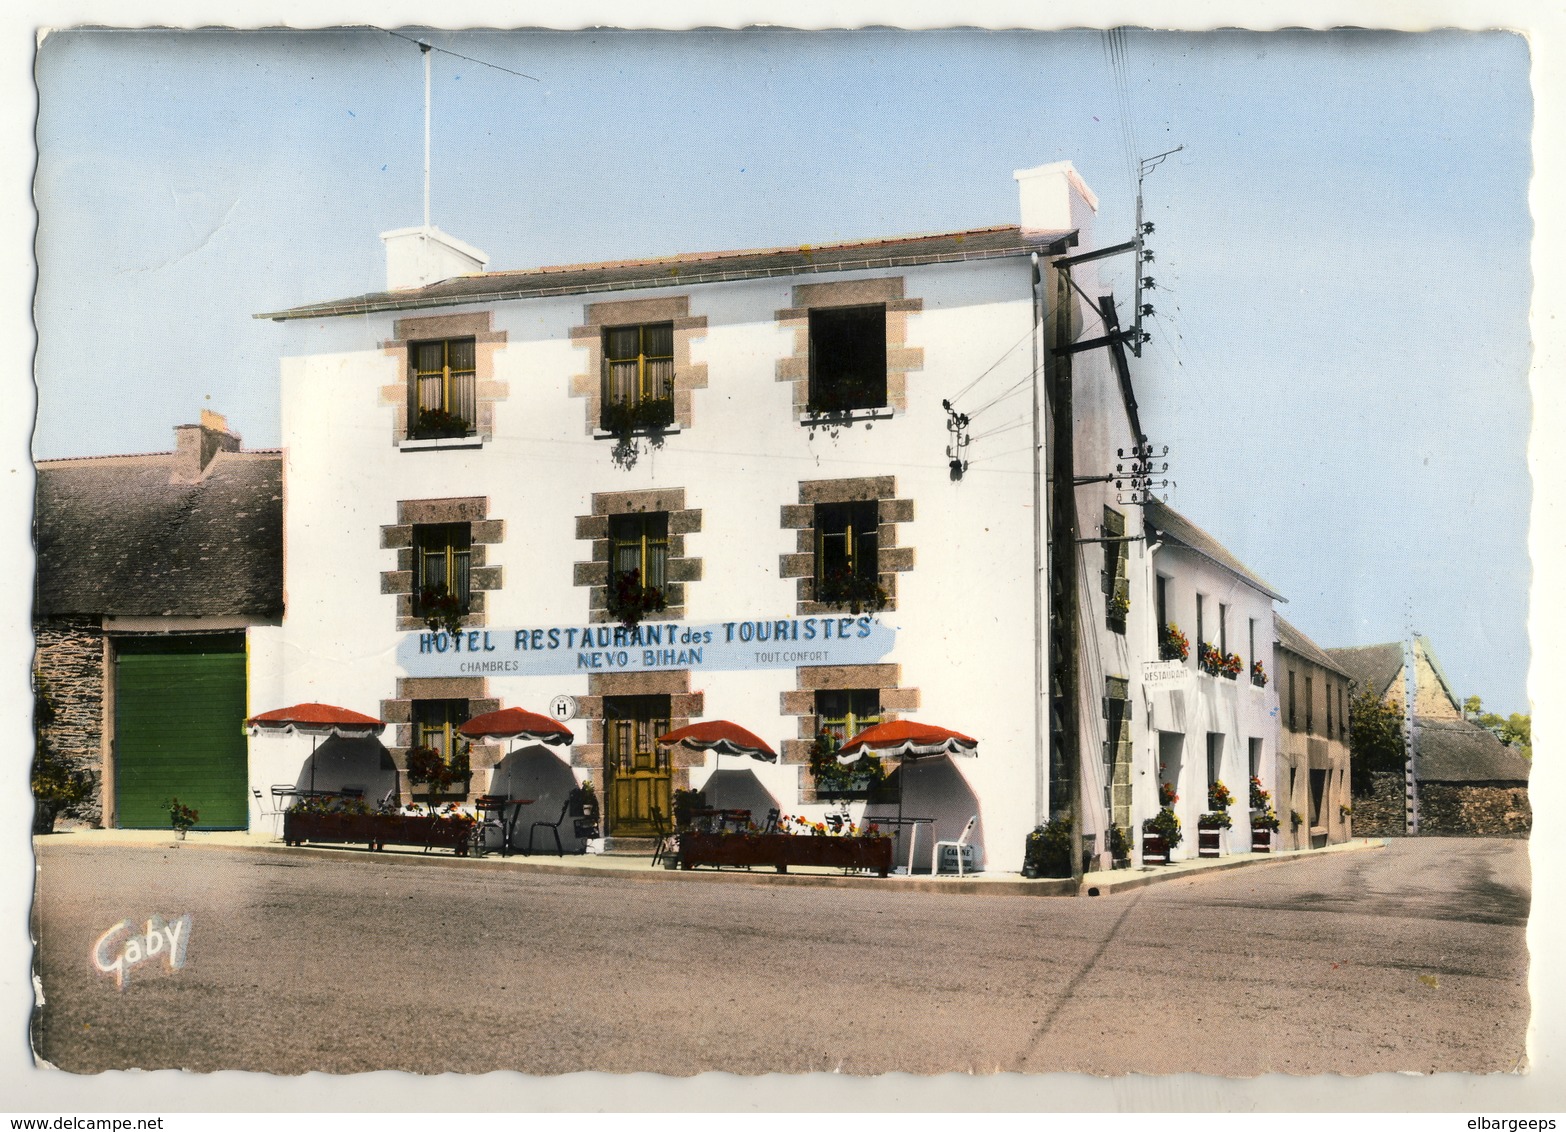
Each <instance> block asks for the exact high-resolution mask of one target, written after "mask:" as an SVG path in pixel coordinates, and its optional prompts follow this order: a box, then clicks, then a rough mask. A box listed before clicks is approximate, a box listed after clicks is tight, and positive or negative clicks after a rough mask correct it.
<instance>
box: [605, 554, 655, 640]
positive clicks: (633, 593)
mask: <svg viewBox="0 0 1566 1132" xmlns="http://www.w3.org/2000/svg"><path fill="white" fill-rule="evenodd" d="M604 606H605V608H606V609H608V611H609V616H610V617H613V618H614V619H615V620H616V621H618V622H619V623H620V624H621V625H624V626H625V627H626V628H627V629H634V628H636V626H637V624H638V623H639V622H640V621H641V619H642V618H643V617H646V616H647V615H648V614H649V613H662V612H663V611H664V609H665V608H667V606H668V602H667V600H666V599H665V597H664V593H663V591H662V590H661V589H659V588H658V587H657V586H644V585H642V572H641V570H640V569H639V568H638V569H632V570H622V571H618V572H616V571H615V570H614V568H613V567H610V571H609V591H608V593H607V595H606V596H605V602H604Z"/></svg>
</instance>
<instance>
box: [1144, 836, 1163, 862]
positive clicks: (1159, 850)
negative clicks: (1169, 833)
mask: <svg viewBox="0 0 1566 1132" xmlns="http://www.w3.org/2000/svg"><path fill="white" fill-rule="evenodd" d="M1142 863H1143V864H1144V865H1167V864H1168V863H1169V839H1168V838H1167V837H1163V836H1161V835H1159V834H1156V833H1144V834H1142Z"/></svg>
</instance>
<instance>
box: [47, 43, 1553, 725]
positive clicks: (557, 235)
mask: <svg viewBox="0 0 1566 1132" xmlns="http://www.w3.org/2000/svg"><path fill="white" fill-rule="evenodd" d="M400 30H402V32H403V34H406V35H418V34H423V33H420V32H418V31H416V30H412V29H408V28H402V29H400ZM429 38H430V42H432V43H434V44H435V45H436V46H437V47H440V48H443V49H445V52H455V53H457V54H459V55H463V56H469V57H471V59H474V60H484V61H486V62H488V63H492V64H495V65H496V67H501V68H506V69H507V70H508V71H515V72H520V73H521V74H522V75H526V76H529V77H527V78H524V77H519V76H518V75H514V74H509V73H506V71H502V70H498V69H495V67H489V66H484V65H482V64H481V63H476V62H472V61H469V60H467V59H462V58H457V57H456V56H454V55H452V54H448V53H445V52H440V53H437V54H436V55H435V56H434V66H433V79H432V99H433V119H432V121H433V127H432V129H433V160H432V165H433V175H432V179H431V194H432V201H433V207H432V213H433V220H434V222H435V223H436V224H437V225H439V226H440V227H442V228H443V229H445V230H446V231H448V232H450V233H452V234H453V235H455V236H457V237H458V238H460V239H462V240H464V241H466V242H468V243H470V244H473V245H476V246H477V247H479V248H481V249H483V250H484V251H485V252H486V253H488V255H489V256H490V266H491V267H492V268H494V269H511V268H523V267H529V266H535V265H541V264H559V263H573V262H584V261H593V260H602V259H623V258H632V257H638V256H650V255H661V254H669V253H674V252H681V251H702V250H716V249H725V248H743V247H760V246H775V245H793V244H800V243H822V242H826V241H830V240H839V239H857V238H875V237H881V236H890V235H898V234H905V233H912V232H931V231H944V230H953V229H960V228H967V227H975V226H980V225H988V224H999V223H1015V221H1016V219H1017V196H1016V186H1015V183H1014V181H1013V179H1012V171H1013V170H1016V169H1021V168H1028V167H1031V166H1035V165H1039V164H1042V163H1044V162H1049V161H1056V160H1062V159H1069V160H1071V161H1072V162H1073V163H1074V164H1075V165H1076V167H1077V169H1078V170H1079V172H1080V173H1081V174H1082V176H1083V178H1084V179H1085V180H1086V181H1087V183H1088V184H1089V185H1090V186H1091V187H1092V189H1093V190H1094V191H1095V192H1096V193H1097V194H1098V197H1099V200H1100V211H1099V214H1098V218H1097V239H1098V240H1099V242H1101V243H1113V242H1118V241H1120V240H1123V239H1126V238H1129V237H1130V235H1131V229H1132V226H1133V219H1134V201H1135V173H1134V171H1135V169H1136V159H1137V158H1139V157H1151V156H1153V155H1155V154H1158V153H1160V152H1162V151H1165V150H1170V149H1173V148H1174V147H1176V146H1183V147H1184V148H1183V149H1182V150H1181V151H1180V152H1178V153H1175V154H1173V155H1171V156H1170V157H1169V158H1168V159H1167V160H1165V161H1164V162H1163V163H1162V164H1161V165H1159V166H1158V167H1157V168H1156V169H1154V170H1153V171H1152V172H1151V173H1150V174H1149V175H1148V177H1147V179H1146V182H1145V187H1144V188H1145V197H1146V216H1147V218H1148V219H1149V220H1151V221H1153V223H1154V225H1155V232H1154V234H1153V235H1152V236H1151V237H1150V241H1149V246H1150V247H1151V248H1152V250H1153V252H1154V255H1155V260H1154V262H1153V263H1152V264H1150V265H1148V266H1147V268H1146V274H1149V275H1151V276H1153V277H1154V279H1155V281H1156V289H1155V290H1154V291H1153V292H1152V293H1151V294H1150V295H1149V296H1147V301H1150V302H1152V303H1153V304H1154V307H1155V314H1154V316H1153V317H1152V318H1151V319H1150V320H1149V321H1148V324H1147V329H1148V330H1149V331H1150V332H1151V333H1152V335H1153V340H1152V341H1151V342H1150V343H1149V345H1148V346H1147V347H1146V348H1145V349H1144V351H1143V355H1142V357H1141V358H1140V359H1134V360H1133V363H1132V374H1133V380H1134V382H1135V384H1136V389H1137V394H1138V398H1139V400H1140V402H1141V404H1142V409H1143V422H1144V426H1145V427H1146V429H1147V431H1148V433H1149V435H1150V437H1151V438H1152V440H1153V441H1154V442H1155V443H1156V444H1159V445H1163V444H1167V445H1168V446H1169V448H1170V450H1171V454H1170V463H1171V466H1172V471H1171V475H1172V476H1173V478H1174V479H1175V481H1176V484H1177V486H1176V487H1175V489H1174V490H1173V491H1172V493H1171V497H1170V502H1171V504H1172V505H1173V506H1175V507H1176V508H1177V509H1179V510H1180V511H1182V512H1183V513H1184V514H1185V515H1186V516H1187V517H1188V518H1190V519H1191V520H1192V521H1194V522H1196V523H1197V524H1198V525H1200V526H1202V527H1204V528H1205V529H1207V530H1208V531H1209V532H1211V533H1212V534H1213V535H1215V536H1216V537H1218V538H1219V539H1220V540H1221V541H1222V542H1224V543H1225V545H1227V546H1228V547H1229V548H1230V549H1231V550H1232V551H1233V552H1234V553H1235V554H1236V555H1238V556H1239V557H1240V558H1241V559H1242V560H1243V561H1244V562H1245V563H1246V564H1247V565H1249V566H1250V567H1251V568H1252V569H1253V570H1254V571H1255V572H1256V573H1258V574H1260V575H1261V576H1262V577H1263V578H1265V579H1266V580H1267V581H1269V582H1270V583H1271V584H1272V585H1273V586H1274V587H1276V588H1277V589H1278V590H1279V591H1280V592H1281V593H1283V594H1284V595H1286V596H1287V597H1288V599H1289V602H1288V604H1287V605H1284V606H1282V607H1281V609H1280V611H1281V612H1282V613H1283V614H1284V616H1286V617H1287V618H1288V619H1289V620H1290V621H1292V622H1293V623H1294V624H1295V625H1297V626H1298V627H1299V628H1301V629H1303V630H1304V631H1305V632H1306V633H1307V634H1309V635H1310V636H1311V637H1312V638H1313V639H1314V640H1316V642H1317V643H1318V644H1321V645H1323V646H1324V647H1335V646H1345V645H1358V644H1371V643H1377V642H1381V641H1388V640H1394V639H1398V638H1399V637H1401V636H1402V635H1403V634H1404V633H1405V632H1406V629H1407V627H1408V626H1409V624H1410V622H1412V626H1413V627H1414V628H1415V629H1417V630H1418V631H1420V632H1423V633H1425V634H1426V635H1428V636H1429V637H1430V638H1431V639H1432V641H1433V643H1434V645H1435V648H1436V651H1437V654H1438V656H1439V657H1440V659H1441V661H1442V664H1443V666H1444V668H1445V670H1446V672H1447V674H1448V675H1449V676H1450V677H1451V679H1452V681H1453V684H1454V685H1455V689H1456V691H1457V692H1458V694H1459V695H1460V696H1467V695H1472V694H1477V695H1480V696H1482V697H1483V699H1484V701H1485V704H1486V706H1487V707H1488V708H1490V709H1491V710H1497V711H1500V712H1502V713H1503V714H1505V713H1510V712H1514V711H1527V710H1529V708H1528V700H1527V696H1526V683H1525V681H1526V674H1527V669H1528V661H1529V642H1528V636H1527V628H1526V621H1527V616H1528V585H1529V580H1530V566H1529V558H1528V545H1527V536H1528V519H1529V505H1530V500H1531V497H1532V484H1531V482H1530V479H1529V474H1528V466H1527V463H1526V459H1525V455H1526V445H1527V442H1528V436H1529V425H1530V408H1531V406H1530V399H1529V387H1528V368H1529V362H1530V344H1529V324H1528V310H1529V300H1530V290H1531V286H1532V280H1531V276H1530V270H1529V245H1530V240H1531V239H1532V236H1533V228H1532V222H1531V220H1530V216H1529V210H1528V196H1527V194H1528V188H1529V178H1530V175H1531V172H1532V164H1531V157H1530V133H1531V130H1532V128H1533V108H1532V101H1531V98H1532V96H1531V93H1530V88H1529V45H1528V41H1527V40H1526V39H1525V38H1523V37H1522V36H1519V35H1515V34H1509V33H1505V32H1459V31H1449V32H1431V33H1423V34H1399V33H1377V32H1254V33H1253V32H1233V31H1231V32H1209V33H1172V32H1170V33H1160V32H1147V31H1129V32H1126V33H1124V35H1123V37H1121V38H1119V39H1117V40H1114V41H1112V40H1111V39H1110V38H1109V37H1107V36H1106V35H1105V34H1104V33H1101V32H1098V31H1075V32H983V31H929V32H914V33H910V32H897V31H860V32H843V33H830V32H817V33H799V32H787V31H750V32H720V31H714V32H695V33H673V32H671V33H632V32H618V31H596V32H532V33H470V32H450V31H436V32H432V33H429ZM37 80H38V99H39V105H38V111H39V119H38V131H37V144H38V168H37V177H36V181H35V185H34V189H35V193H36V199H37V204H38V216H39V228H38V236H37V245H36V248H37V257H38V263H39V276H38V291H37V314H36V318H37V328H38V335H39V346H38V353H37V359H36V373H37V386H38V415H37V426H36V431H35V434H34V437H33V451H34V455H35V456H36V457H39V458H55V457H64V456H81V455H94V454H106V453H117V452H139V451H158V450H166V449H168V448H169V447H171V445H172V431H171V430H172V428H173V427H174V426H175V425H178V424H183V423H189V422H192V421H194V420H195V419H196V417H197V415H198V413H199V410H200V409H202V408H211V409H215V410H217V411H219V412H222V413H224V414H226V415H227V417H228V419H229V422H230V424H231V425H232V427H233V428H234V429H235V430H236V431H238V432H240V433H241V434H242V435H243V436H244V438H245V442H246V444H247V445H248V446H251V447H268V446H275V445H277V444H278V442H279V436H278V393H279V389H278V385H279V383H278V359H279V355H280V352H281V348H282V342H283V336H282V332H281V330H280V328H279V327H278V326H276V325H275V324H273V323H271V322H267V321H258V320H255V319H253V318H252V317H251V316H252V315H253V314H255V313H257V312H261V311H269V310H277V309H281V308H285V307H289V306H294V305H297V304H301V303H306V302H312V301H316V300H322V299H328V298H338V297H344V296H349V295H355V294H360V293H363V292H366V291H372V290H377V289H379V288H380V286H381V285H382V283H383V281H384V270H385V269H384V259H383V252H382V247H381V243H380V241H379V239H378V234H379V233H381V232H383V231H387V230H389V229H394V228H399V227H406V226H410V225H414V224H418V223H419V222H420V220H421V214H422V191H423V186H422V142H423V68H422V62H421V56H420V52H419V50H418V48H417V47H416V46H415V45H414V44H413V43H411V42H409V41H408V40H406V39H402V38H398V37H396V36H393V35H391V34H388V33H386V32H383V31H377V30H373V29H356V30H342V31H325V32H313V33H311V32H287V31H272V32H240V33H234V32H220V31H206V32H172V31H165V32H126V31H68V32H63V33H56V34H53V35H50V36H48V37H47V38H46V39H45V40H44V41H43V44H42V46H41V48H40V51H39V54H38V58H37ZM1117 271H1118V275H1117V274H1116V272H1117ZM1106 278H1107V280H1108V281H1109V282H1110V283H1112V285H1113V286H1114V287H1115V289H1116V290H1117V292H1118V293H1119V294H1120V295H1122V296H1123V298H1122V308H1123V309H1124V308H1125V307H1126V306H1128V305H1129V301H1130V297H1129V292H1130V286H1131V278H1130V273H1129V270H1128V268H1127V267H1126V266H1125V265H1124V264H1123V263H1122V264H1121V265H1120V266H1119V267H1117V268H1114V269H1111V270H1110V271H1108V272H1106ZM1005 345H1008V344H1001V345H1000V346H999V347H998V348H997V353H999V351H1000V350H1001V349H1004V346H1005ZM966 380H967V379H966V377H964V378H963V379H961V380H958V379H956V378H953V379H952V385H953V388H952V389H949V390H948V389H937V388H930V389H929V390H928V393H929V395H930V396H933V397H943V396H949V395H950V394H951V393H954V392H956V390H957V388H958V387H960V385H962V384H966ZM1009 405H1010V406H1011V409H1010V410H1009V411H1013V412H1018V413H1020V412H1021V411H1022V410H1023V408H1025V406H1017V405H1016V402H1015V399H1013V401H1012V402H1010V403H1009ZM999 411H1008V410H1005V409H1003V410H999ZM984 423H985V424H986V425H992V426H1000V425H1004V424H1006V423H1008V422H1007V421H1005V420H995V421H993V422H991V421H986V422H984ZM976 431H977V430H976ZM1005 439H1013V438H1005Z"/></svg>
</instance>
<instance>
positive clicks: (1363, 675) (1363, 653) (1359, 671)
mask: <svg viewBox="0 0 1566 1132" xmlns="http://www.w3.org/2000/svg"><path fill="white" fill-rule="evenodd" d="M1327 655H1328V656H1330V657H1331V658H1332V659H1333V660H1335V661H1337V663H1338V664H1339V665H1341V666H1342V668H1343V671H1345V672H1347V673H1348V676H1349V679H1350V680H1352V681H1353V682H1354V687H1355V689H1356V690H1357V691H1358V692H1361V693H1363V692H1366V691H1369V692H1373V693H1375V695H1376V697H1377V698H1378V699H1379V698H1381V697H1383V696H1385V695H1386V694H1387V688H1388V687H1389V686H1391V684H1392V681H1393V680H1394V679H1396V678H1397V674H1398V673H1399V672H1401V671H1402V670H1403V645H1402V642H1400V641H1393V642H1392V643H1391V644H1386V645H1357V646H1355V647H1354V648H1348V649H1328V650H1327Z"/></svg>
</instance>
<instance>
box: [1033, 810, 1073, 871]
mask: <svg viewBox="0 0 1566 1132" xmlns="http://www.w3.org/2000/svg"><path fill="white" fill-rule="evenodd" d="M1022 875H1023V876H1024V877H1027V878H1029V879H1030V880H1031V879H1036V878H1038V877H1069V876H1070V875H1071V812H1070V811H1069V810H1067V811H1064V812H1062V813H1059V814H1056V815H1055V816H1054V817H1052V818H1050V819H1049V821H1047V822H1045V823H1044V824H1043V825H1041V826H1038V827H1036V828H1035V829H1034V830H1033V832H1032V833H1030V834H1028V840H1027V844H1026V845H1025V846H1024V847H1023V853H1022Z"/></svg>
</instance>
